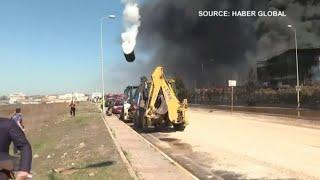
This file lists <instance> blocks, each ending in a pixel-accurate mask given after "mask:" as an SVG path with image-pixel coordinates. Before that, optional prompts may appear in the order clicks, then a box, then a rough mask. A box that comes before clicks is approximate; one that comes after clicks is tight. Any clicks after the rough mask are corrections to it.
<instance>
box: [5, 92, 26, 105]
mask: <svg viewBox="0 0 320 180" xmlns="http://www.w3.org/2000/svg"><path fill="white" fill-rule="evenodd" d="M26 99H27V96H26V95H25V94H23V93H14V94H10V95H9V104H16V103H19V102H22V101H25V100H26Z"/></svg>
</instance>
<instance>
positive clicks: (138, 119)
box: [133, 110, 141, 129]
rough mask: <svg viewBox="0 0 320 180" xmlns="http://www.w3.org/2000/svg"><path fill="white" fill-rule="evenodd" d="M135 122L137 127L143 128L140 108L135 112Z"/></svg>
mask: <svg viewBox="0 0 320 180" xmlns="http://www.w3.org/2000/svg"><path fill="white" fill-rule="evenodd" d="M133 124H134V127H135V128H138V129H140V128H141V125H140V115H139V110H137V111H136V113H135V114H134V118H133Z"/></svg>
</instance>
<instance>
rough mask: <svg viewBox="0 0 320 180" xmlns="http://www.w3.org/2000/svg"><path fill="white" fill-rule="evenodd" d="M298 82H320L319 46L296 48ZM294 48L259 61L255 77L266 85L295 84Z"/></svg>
mask: <svg viewBox="0 0 320 180" xmlns="http://www.w3.org/2000/svg"><path fill="white" fill-rule="evenodd" d="M298 58H299V79H300V83H301V84H304V85H307V84H314V83H319V82H320V48H315V49H298ZM296 74H297V72H296V50H295V49H289V50H287V51H285V52H283V53H281V54H279V55H276V56H274V57H272V58H270V59H267V60H264V61H259V62H258V64H257V78H258V81H259V82H260V83H261V84H264V85H267V86H283V85H289V86H295V85H296V82H297V80H296V77H297V76H296Z"/></svg>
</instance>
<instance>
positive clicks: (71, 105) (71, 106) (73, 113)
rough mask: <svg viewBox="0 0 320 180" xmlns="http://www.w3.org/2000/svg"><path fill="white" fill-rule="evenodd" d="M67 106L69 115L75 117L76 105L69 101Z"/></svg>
mask: <svg viewBox="0 0 320 180" xmlns="http://www.w3.org/2000/svg"><path fill="white" fill-rule="evenodd" d="M69 106H70V115H71V116H73V117H75V116H76V103H75V102H74V100H72V101H71V103H70V105H69Z"/></svg>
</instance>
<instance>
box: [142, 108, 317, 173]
mask: <svg viewBox="0 0 320 180" xmlns="http://www.w3.org/2000/svg"><path fill="white" fill-rule="evenodd" d="M189 119H190V125H189V126H188V127H187V128H186V130H185V131H184V132H168V131H165V132H151V133H145V134H142V135H143V136H144V137H145V138H146V139H148V140H149V141H151V142H152V143H153V144H155V145H156V146H157V147H159V148H160V149H162V150H163V151H164V152H166V153H167V154H168V155H169V156H171V157H172V158H173V159H175V160H176V161H178V162H179V163H181V164H182V165H183V166H184V167H185V168H186V169H188V170H190V171H191V172H193V173H194V174H195V175H196V176H198V177H199V178H201V179H219V178H223V179H291V178H292V179H320V169H319V168H320V138H319V137H320V129H319V125H318V124H309V125H310V127H312V128H306V127H301V126H300V125H301V123H298V122H300V120H297V119H290V118H287V117H286V118H283V117H277V116H266V115H256V114H250V113H249V114H247V113H233V114H231V113H230V112H228V111H221V110H208V109H202V108H190V110H189Z"/></svg>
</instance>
